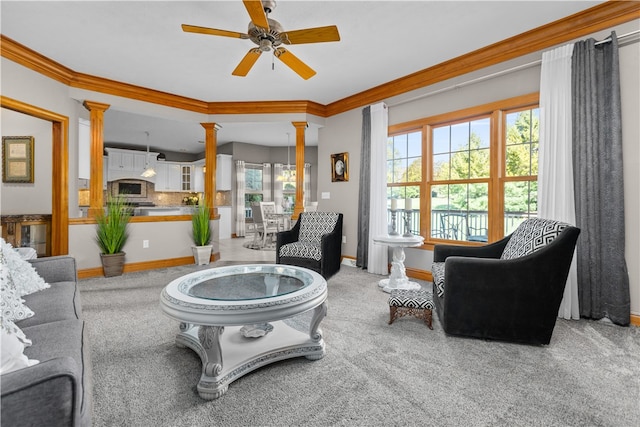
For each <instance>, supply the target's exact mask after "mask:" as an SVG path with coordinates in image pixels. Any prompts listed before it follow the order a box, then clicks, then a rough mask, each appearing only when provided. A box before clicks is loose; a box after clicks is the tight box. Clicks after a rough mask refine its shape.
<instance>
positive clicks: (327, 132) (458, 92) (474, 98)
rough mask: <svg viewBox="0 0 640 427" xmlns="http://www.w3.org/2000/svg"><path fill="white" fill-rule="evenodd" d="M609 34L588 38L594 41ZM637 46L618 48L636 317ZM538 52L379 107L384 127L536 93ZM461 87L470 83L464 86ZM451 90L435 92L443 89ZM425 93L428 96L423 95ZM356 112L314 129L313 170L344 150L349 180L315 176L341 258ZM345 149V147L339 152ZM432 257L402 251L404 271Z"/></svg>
mask: <svg viewBox="0 0 640 427" xmlns="http://www.w3.org/2000/svg"><path fill="white" fill-rule="evenodd" d="M638 27H640V20H639V21H634V22H630V23H627V24H624V25H621V26H619V27H617V28H616V32H617V34H618V35H620V34H625V33H628V32H630V31H634V30H637V29H638ZM610 32H611V30H607V31H602V32H600V33H598V34H594V35H593V37H594V38H596V39H598V40H600V39H604V38H605V37H607V36H608V35H609V34H610ZM638 46H639V43H638V42H637V41H636V42H634V43H631V44H627V45H624V44H622V45H621V47H620V65H621V85H622V110H623V118H622V119H623V121H622V123H623V150H624V168H625V218H626V225H625V226H626V236H627V237H626V243H625V249H626V257H627V265H628V269H629V278H630V294H631V312H632V313H633V314H636V315H640V262H639V261H640V239H638V236H640V225H639V222H640V221H639V220H638V219H639V218H640V207H639V206H640V186H638V185H637V183H638V182H640V146H639V143H638V141H639V140H640V135H639V133H640V132H639V129H640V128H639V122H638V117H640V105H639V104H640V86H639V85H640V83H639V82H640V60H639V58H638V57H639V52H640V50H639V48H638ZM541 56H542V53H541V52H539V53H536V54H531V55H528V56H527V57H522V58H518V59H517V60H513V61H510V62H508V63H503V64H499V65H496V66H493V67H490V68H487V69H484V70H480V71H478V72H474V73H470V74H468V75H465V76H460V77H458V78H455V79H451V80H449V81H446V82H442V83H439V84H437V85H433V86H431V87H428V88H424V89H421V90H418V91H414V92H413V93H408V94H403V95H401V96H398V97H395V98H393V99H388V100H386V101H385V102H386V103H387V105H388V106H389V125H394V124H398V123H403V122H407V121H411V120H415V119H420V118H424V117H429V116H433V115H436V114H441V113H447V112H451V111H456V110H460V109H463V108H468V107H472V106H477V105H481V104H485V103H489V102H492V101H498V100H502V99H506V98H510V97H514V96H518V95H524V94H528V93H533V92H537V91H538V90H539V82H540V66H539V65H537V64H534V65H531V64H532V63H534V62H535V61H537V60H539V59H540V58H541ZM514 67H522V68H520V69H519V70H518V71H514V72H509V73H506V74H503V75H498V76H496V77H495V78H491V79H483V78H482V76H487V75H490V74H493V73H496V72H500V71H501V70H508V69H511V68H514ZM466 82H474V83H472V84H468V85H467V84H466ZM454 85H458V86H457V87H456V88H454V89H451V90H446V91H442V92H439V91H441V90H443V89H445V88H451V87H452V86H454ZM428 93H431V95H429V96H424V94H428ZM361 126H362V109H357V110H353V111H348V112H345V113H343V114H340V115H336V116H333V117H330V118H328V119H327V121H326V126H325V127H324V128H322V129H320V132H319V144H318V168H319V170H320V171H328V170H330V165H329V156H330V155H331V154H332V153H338V152H342V151H349V163H350V169H351V170H350V181H349V182H348V183H332V182H331V180H330V176H329V174H328V173H322V172H320V174H319V176H318V200H319V205H318V209H320V210H336V211H339V212H343V213H344V215H345V218H344V233H343V234H346V236H347V243H346V244H343V247H342V253H343V255H347V256H351V257H355V256H356V247H357V245H356V238H357V228H356V227H357V223H358V220H359V219H358V214H357V209H358V193H359V188H358V184H357V180H358V174H359V171H360V162H359V156H360V135H361ZM345 147H346V148H345ZM322 192H330V193H331V199H329V200H323V199H322V198H321V197H320V195H321V193H322ZM432 259H433V253H432V252H431V251H427V250H419V249H408V250H407V251H406V261H405V264H406V266H407V267H410V268H416V269H420V270H430V266H431V262H432Z"/></svg>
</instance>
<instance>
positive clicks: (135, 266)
mask: <svg viewBox="0 0 640 427" xmlns="http://www.w3.org/2000/svg"><path fill="white" fill-rule="evenodd" d="M219 259H220V252H216V253H212V254H211V262H214V261H217V260H219ZM188 264H193V256H186V257H180V258H169V259H160V260H153V261H142V262H134V263H131V264H125V265H124V270H123V273H133V272H136V271H146V270H155V269H158V268H168V267H178V266H180V265H188ZM103 275H104V273H103V271H102V267H95V268H86V269H83V270H78V279H89V278H92V277H100V276H103Z"/></svg>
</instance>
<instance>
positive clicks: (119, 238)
mask: <svg viewBox="0 0 640 427" xmlns="http://www.w3.org/2000/svg"><path fill="white" fill-rule="evenodd" d="M132 215H133V212H132V210H131V206H129V204H128V203H127V201H126V200H125V199H124V197H122V196H117V197H111V196H110V197H109V198H108V199H107V207H106V209H105V211H104V212H103V213H102V214H100V215H98V217H97V218H96V221H97V226H96V242H97V243H98V246H99V247H100V251H101V253H100V259H101V261H102V270H103V272H104V275H105V277H111V276H120V275H121V274H122V270H123V269H124V256H125V253H124V252H123V251H122V248H123V247H124V244H125V243H127V239H128V238H129V220H130V219H131V216H132Z"/></svg>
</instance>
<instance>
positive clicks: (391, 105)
mask: <svg viewBox="0 0 640 427" xmlns="http://www.w3.org/2000/svg"><path fill="white" fill-rule="evenodd" d="M638 33H640V30H635V31H631V32H629V33H626V34H622V35H620V36H618V40H620V39H621V38H624V37H629V36H633V35H635V34H638ZM610 41H611V36H609V37H607V38H606V39H604V40H602V41H599V42H597V43H596V45H599V44H602V43H607V42H610ZM541 63H542V60H541V59H538V60H537V61H533V62H529V63H527V64H522V65H517V66H515V67H512V68H508V69H506V70H502V71H497V72H495V73H491V74H487V75H486V76H482V77H478V78H475V79H471V80H467V81H466V82H462V83H458V84H455V85H451V86H447V87H445V88H442V89H438V90H434V91H432V92H427V93H425V94H422V95H417V96H414V97H413V98H409V99H405V100H402V101H398V102H396V103H395V104H387V105H388V106H389V107H396V106H398V105H402V104H406V103H408V102H412V101H417V100H418V99H422V98H428V97H430V96H433V95H437V94H439V93H443V92H448V91H450V90H453V89H460V88H462V87H465V86H469V85H472V84H475V83H479V82H482V81H484V80H489V79H493V78H495V77H499V76H502V75H504V74H510V73H513V72H515V71H520V70H525V69H527V68H531V67H534V66H536V65H539V64H541Z"/></svg>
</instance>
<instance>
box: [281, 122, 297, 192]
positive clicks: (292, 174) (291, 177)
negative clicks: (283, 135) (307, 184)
mask: <svg viewBox="0 0 640 427" xmlns="http://www.w3.org/2000/svg"><path fill="white" fill-rule="evenodd" d="M290 136H291V134H290V133H288V132H287V168H286V170H284V171H283V174H284V180H285V181H286V182H292V181H295V180H296V171H295V170H293V169H292V168H291V162H290V160H291V158H290V155H289V151H290V150H289V146H290V145H291V142H290V138H289V137H290Z"/></svg>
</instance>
